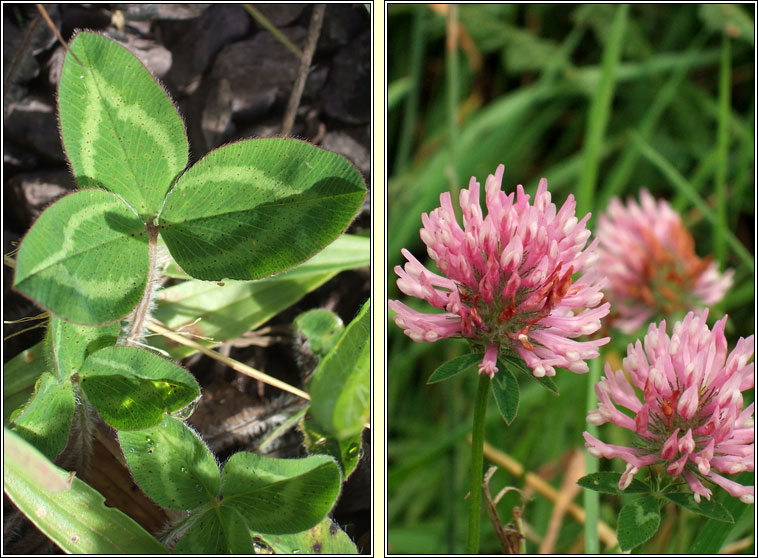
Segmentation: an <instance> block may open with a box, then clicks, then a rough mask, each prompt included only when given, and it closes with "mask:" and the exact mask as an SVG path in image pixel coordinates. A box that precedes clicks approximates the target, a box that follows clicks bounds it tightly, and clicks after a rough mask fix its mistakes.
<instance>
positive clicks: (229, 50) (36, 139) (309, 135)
mask: <svg viewBox="0 0 758 558" xmlns="http://www.w3.org/2000/svg"><path fill="white" fill-rule="evenodd" d="M253 6H255V7H256V8H257V9H258V10H259V11H260V12H261V13H263V14H264V16H265V17H266V18H267V19H268V20H269V21H270V22H271V23H272V24H273V25H274V26H275V27H277V29H279V30H280V31H281V32H282V33H283V34H284V35H285V36H286V37H287V38H289V39H290V41H292V42H293V43H294V44H295V45H297V46H298V47H299V48H300V49H303V48H304V46H305V43H306V39H307V35H308V27H309V23H310V20H311V14H312V11H313V7H312V6H311V5H307V4H276V5H262V4H261V5H256V4H254V5H253ZM46 7H47V10H48V13H49V14H50V16H51V18H52V20H53V22H54V23H55V25H56V26H57V27H58V29H59V30H60V31H61V33H62V35H63V37H64V38H65V39H66V40H70V38H71V36H72V35H73V33H74V30H77V29H89V30H93V31H99V32H102V33H105V34H106V35H107V36H109V37H110V38H112V39H114V40H116V41H118V42H120V43H121V44H123V45H125V46H127V47H128V48H129V49H130V50H131V51H132V52H133V53H134V54H136V55H137V57H138V58H140V59H141V60H142V61H143V63H144V64H145V65H146V66H147V68H148V69H149V70H150V71H151V72H153V73H154V74H155V75H156V76H157V77H158V78H159V79H160V80H161V81H162V83H163V84H164V85H165V87H166V89H167V90H168V92H169V94H170V95H171V96H172V98H173V99H174V101H175V103H176V104H177V105H178V106H179V109H180V112H181V114H182V116H183V118H184V120H185V123H186V125H187V132H188V135H189V144H190V161H191V162H194V161H197V160H199V159H200V158H201V157H203V156H204V155H205V154H206V153H207V152H208V151H209V150H211V149H213V148H215V147H218V146H220V145H223V144H225V143H228V142H230V141H234V140H237V139H242V138H249V137H268V136H278V135H280V132H281V128H282V122H283V119H284V113H285V109H286V106H287V101H288V99H289V96H290V92H291V89H292V85H293V83H294V81H295V77H296V75H297V71H298V65H299V60H298V58H297V57H296V56H295V55H294V54H293V53H292V52H291V51H290V50H289V49H287V48H286V47H285V46H284V45H283V44H282V42H280V41H279V40H278V39H277V38H276V37H274V35H273V34H272V33H271V32H269V31H268V30H266V29H265V28H264V27H263V26H262V25H261V24H260V23H258V22H256V21H255V20H254V19H253V18H252V17H251V16H250V15H249V14H248V13H247V12H246V11H245V10H244V9H243V8H242V7H241V6H240V5H230V4H216V5H211V4H185V5H181V4H165V5H156V4H90V5H79V4H62V5H46ZM37 14H38V12H37V10H36V8H35V6H34V5H33V4H26V5H13V4H3V36H4V43H3V57H4V80H5V83H4V98H3V135H4V145H5V149H4V152H3V162H4V164H3V182H4V188H3V212H4V220H5V224H4V230H3V253H5V254H7V253H8V252H10V251H11V250H12V249H13V248H14V247H15V246H14V243H16V242H18V241H19V240H20V239H21V238H22V237H23V235H24V233H25V232H26V231H27V230H28V228H29V227H30V226H31V224H32V222H33V221H34V219H35V218H36V217H37V216H38V215H39V214H40V213H41V212H42V211H43V210H44V209H45V208H46V207H47V206H49V205H50V204H51V203H52V202H53V201H55V200H56V199H58V198H59V197H61V196H62V195H63V194H65V193H66V192H69V191H71V190H73V189H74V188H75V180H74V178H73V176H72V175H71V173H70V171H69V169H68V166H67V162H66V159H65V155H64V153H63V149H62V146H61V142H60V135H59V131H58V124H57V116H56V113H57V106H56V102H55V96H56V88H57V81H58V76H59V75H60V68H61V64H62V61H63V57H64V55H65V51H64V49H63V47H62V46H61V45H60V44H59V43H58V41H57V40H56V39H55V37H54V35H53V33H52V32H51V30H50V29H49V28H48V27H47V25H45V23H44V22H42V21H41V19H39V18H37ZM30 29H31V30H32V31H31V32H30V31H29V30H30ZM370 39H371V35H370V15H369V13H368V11H367V10H366V8H365V7H364V5H363V4H352V5H349V4H341V5H336V4H330V5H327V8H326V12H325V15H324V21H323V26H322V29H321V33H320V36H319V40H318V44H317V48H316V51H315V54H314V57H313V61H312V64H311V69H310V73H309V77H308V80H307V82H306V86H305V90H304V93H303V96H302V99H301V101H300V104H299V107H298V110H297V113H296V119H295V124H294V127H293V129H292V132H291V133H290V134H289V135H290V136H293V137H298V138H303V139H307V140H309V141H311V142H312V143H314V144H316V145H319V146H321V147H324V148H326V149H329V150H331V151H335V152H337V153H341V154H342V155H344V156H346V157H347V158H348V159H349V160H351V161H352V162H353V163H354V164H355V165H356V167H357V168H358V169H359V170H360V171H361V173H362V174H363V176H364V178H365V180H366V183H367V185H368V187H369V189H370V187H371V181H370V172H371V157H370V153H371V139H370V138H371V135H370V111H371V104H370V99H371V96H370V90H371V56H370V55H371V40H370ZM9 74H10V78H9V77H8V76H9ZM369 200H370V195H367V196H366V201H365V202H364V205H363V207H362V209H361V211H360V213H359V215H358V217H357V218H356V219H355V221H354V222H353V224H352V225H351V226H350V228H349V229H348V232H350V233H355V234H359V233H363V234H367V231H368V229H369V227H370V205H369ZM11 281H12V271H11V270H10V269H9V268H8V267H7V266H4V270H3V298H4V304H5V315H4V320H14V319H18V318H21V317H25V316H32V315H35V314H38V313H39V310H38V309H37V308H36V307H35V306H34V305H33V304H32V303H30V302H29V301H28V300H26V299H25V298H23V297H21V296H20V295H18V294H16V293H14V292H13V291H12V290H10V284H11ZM369 296H370V275H369V273H368V271H367V270H356V271H348V272H343V273H340V274H338V275H337V276H336V277H335V278H333V279H332V280H330V281H328V282H327V283H326V284H324V285H323V286H322V287H320V288H319V289H317V290H316V291H314V292H312V293H310V294H308V295H306V296H305V297H304V298H303V299H302V300H300V301H299V302H298V303H297V304H296V305H294V306H293V307H291V308H288V309H287V310H286V311H284V312H282V313H281V314H280V315H278V316H276V317H274V318H273V319H272V320H270V321H269V322H268V323H267V324H265V327H264V330H263V331H264V332H265V334H264V335H263V336H261V337H260V338H258V340H257V341H254V342H253V343H249V344H247V346H231V345H230V346H228V347H224V346H222V350H225V351H230V355H231V356H232V357H233V358H236V359H237V360H240V361H242V362H245V363H247V364H250V365H251V366H253V367H255V368H257V369H259V370H263V371H265V372H266V373H267V374H270V375H272V376H275V377H280V378H282V379H284V380H285V381H288V382H290V383H293V384H294V385H302V382H303V379H304V377H306V376H307V374H308V372H309V371H310V370H309V368H310V366H311V364H310V363H309V362H308V359H307V358H306V356H304V355H303V354H301V352H300V351H299V349H298V344H297V340H296V339H294V337H293V335H292V332H291V330H290V329H289V327H288V325H289V324H291V323H292V320H293V319H294V317H295V316H297V315H298V314H299V313H301V312H304V311H306V310H309V309H311V308H329V309H331V310H333V311H334V312H336V313H337V314H338V315H339V316H340V317H341V318H342V320H343V322H344V323H345V324H347V323H349V321H350V320H351V319H352V318H353V317H354V316H355V314H356V313H357V312H358V310H359V309H360V306H361V305H362V303H363V302H364V301H365V300H366V299H367V298H368V297H369ZM28 325H29V324H12V325H4V326H3V336H4V337H5V336H8V335H10V334H12V333H15V332H17V331H19V330H21V329H23V328H24V327H28ZM42 335H43V329H41V328H40V329H36V330H32V331H30V332H28V333H25V334H21V335H17V336H14V337H12V338H10V339H8V340H7V341H4V343H3V350H4V355H3V360H4V361H7V360H9V359H10V358H12V357H13V356H14V355H15V354H17V353H19V352H20V351H21V350H23V349H25V348H28V347H30V346H31V345H33V344H34V343H36V342H37V341H38V340H40V339H41V337H42ZM240 344H242V345H244V343H237V345H240ZM182 364H183V365H184V366H185V367H187V368H188V369H189V370H190V371H191V372H192V373H193V374H194V375H195V377H196V378H197V379H198V381H199V382H200V384H201V385H202V386H203V397H202V399H201V403H200V405H199V406H198V409H197V410H196V412H195V414H194V415H193V416H192V418H191V419H190V422H191V423H192V424H193V426H195V428H197V429H198V430H199V431H200V432H201V433H202V434H204V435H206V436H209V437H210V438H212V439H213V440H211V441H209V443H210V444H211V446H212V447H213V448H214V450H215V451H216V453H217V454H218V456H219V458H220V459H221V460H222V461H223V460H224V459H225V458H227V457H228V456H229V455H231V454H232V453H234V452H235V451H240V450H245V449H251V448H252V447H254V446H255V442H256V440H257V439H258V438H259V436H260V432H259V430H260V428H258V429H257V430H256V429H255V428H246V427H245V425H246V424H248V423H250V424H258V423H260V422H261V421H264V422H265V421H266V420H268V419H269V418H270V417H271V415H272V414H274V413H275V412H276V411H279V410H281V409H282V408H285V409H286V408H288V407H291V406H293V405H295V406H296V405H297V402H296V401H293V399H292V398H289V397H287V396H283V395H282V392H280V391H279V390H276V389H274V388H270V387H268V386H263V385H261V384H259V383H258V382H257V381H255V380H253V379H251V378H248V377H246V376H242V375H240V374H238V373H237V372H234V371H232V370H231V369H229V368H226V367H224V366H222V365H220V364H219V363H217V362H216V361H214V360H212V359H210V358H208V357H204V356H203V357H200V356H195V357H190V358H188V359H186V360H185V361H184V362H183V363H182ZM250 417H254V418H255V420H253V421H249V420H248V419H249V418H250ZM256 421H257V422H256ZM240 424H242V426H240ZM225 427H228V431H226V432H224V428H225ZM364 434H365V435H364V454H363V458H362V460H361V464H360V465H359V467H358V468H357V469H356V471H355V472H354V473H353V474H352V475H351V477H350V478H349V479H348V482H347V483H346V484H345V485H344V486H343V490H342V494H341V497H340V500H339V502H338V504H337V506H336V508H335V511H334V514H333V517H334V519H335V521H336V522H337V523H338V524H339V525H340V526H342V527H343V529H345V530H346V532H347V533H348V534H349V535H350V536H351V538H352V539H353V540H354V541H355V542H356V544H357V546H358V548H359V550H362V551H363V552H364V553H368V552H370V548H371V544H370V542H371V538H370V517H371V491H370V443H369V441H370V436H369V435H368V434H369V432H368V431H366V432H365V433H364ZM300 442H301V439H300V438H299V437H298V435H297V434H296V433H293V434H290V435H289V436H287V437H285V438H283V439H282V440H281V444H280V445H279V447H278V448H277V449H276V450H275V451H276V454H277V455H281V456H296V455H299V454H301V452H302V451H303V450H302V445H301V443H300ZM214 446H215V447H214ZM101 449H102V448H101ZM100 453H103V454H107V453H108V452H107V451H102V452H100ZM95 455H96V458H95V460H96V461H97V459H98V458H97V456H98V455H99V453H98V448H96V452H95ZM103 459H105V458H103ZM95 465H96V466H97V463H96V464H95ZM111 466H112V465H108V467H111ZM104 467H105V466H104ZM108 475H110V473H108V474H106V476H108ZM114 475H115V473H114ZM124 479H125V480H124V483H131V481H130V479H129V478H128V476H126V477H124ZM98 488H100V487H98ZM101 490H103V491H104V492H105V489H101ZM123 490H124V491H126V492H129V491H134V490H135V489H134V487H133V486H130V487H129V488H128V489H127V488H125V487H123ZM109 498H110V500H109V504H111V503H112V502H111V500H112V501H116V500H118V498H117V497H116V496H115V495H114V496H112V497H109ZM112 505H113V504H112ZM129 505H130V504H129V503H127V504H125V506H126V507H129ZM8 506H9V503H8V501H7V498H6V499H5V507H6V510H7V509H8ZM138 507H139V506H138ZM124 511H126V512H127V513H129V511H130V510H129V509H125V510H124ZM140 513H141V512H140V511H139V510H136V511H135V512H134V515H140ZM156 517H161V516H160V514H159V512H154V513H148V514H147V515H145V516H144V517H142V516H140V518H139V519H138V521H141V522H142V523H143V524H149V523H151V522H153V523H157V520H156V519H155V518H156ZM145 526H146V527H147V528H148V529H150V530H152V531H155V530H157V529H158V528H159V527H160V525H159V524H155V525H145ZM18 538H21V539H25V538H26V539H28V537H24V536H21V537H18ZM4 550H5V552H14V550H15V551H16V552H35V551H36V552H48V551H50V548H49V547H48V548H46V547H45V546H44V545H42V546H39V547H36V548H35V547H33V546H27V547H26V548H23V545H21V547H16V546H13V545H12V544H11V545H10V546H7V545H6V547H5V548H4Z"/></svg>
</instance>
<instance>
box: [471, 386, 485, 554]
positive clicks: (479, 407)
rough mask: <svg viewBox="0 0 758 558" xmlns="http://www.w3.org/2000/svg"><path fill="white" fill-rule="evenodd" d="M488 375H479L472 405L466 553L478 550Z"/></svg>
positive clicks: (473, 552)
mask: <svg viewBox="0 0 758 558" xmlns="http://www.w3.org/2000/svg"><path fill="white" fill-rule="evenodd" d="M489 393H490V377H489V376H488V375H487V374H480V375H479V387H478V389H477V392H476V404H475V407H474V428H473V431H472V433H471V484H470V490H471V492H470V494H469V515H468V553H469V554H476V553H477V552H479V524H480V521H481V516H482V471H483V466H484V453H483V452H484V419H485V417H486V416H487V396H488V395H489Z"/></svg>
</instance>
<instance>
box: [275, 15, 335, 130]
mask: <svg viewBox="0 0 758 558" xmlns="http://www.w3.org/2000/svg"><path fill="white" fill-rule="evenodd" d="M325 10H326V5H325V4H316V5H315V6H314V7H313V15H312V16H311V25H310V27H309V28H308V42H307V43H306V45H305V51H304V52H303V56H302V58H300V67H299V68H298V70H297V79H296V80H295V85H294V86H293V87H292V94H291V95H290V100H289V103H287V111H286V112H285V113H284V123H283V124H282V136H288V135H289V133H290V132H291V131H292V126H293V124H295V114H296V113H297V107H298V106H299V105H300V98H301V97H302V96H303V89H305V80H306V79H308V72H309V70H310V67H311V60H313V53H314V52H316V43H318V37H319V35H320V34H321V23H322V22H323V21H324V11H325Z"/></svg>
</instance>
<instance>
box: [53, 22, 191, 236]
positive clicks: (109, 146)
mask: <svg viewBox="0 0 758 558" xmlns="http://www.w3.org/2000/svg"><path fill="white" fill-rule="evenodd" d="M73 55H76V57H77V58H79V60H80V61H81V63H82V64H83V65H84V67H82V66H81V65H80V64H79V62H78V61H77V60H76V59H75V58H74V56H73ZM58 107H59V111H60V125H61V135H62V137H63V145H64V147H65V150H66V155H67V156H68V159H69V161H71V168H72V169H73V171H74V175H75V176H76V181H77V184H78V185H79V187H80V188H88V187H97V188H105V189H106V190H110V191H111V192H114V193H116V194H118V195H120V196H121V197H123V198H124V200H126V202H127V203H128V204H129V205H131V206H132V207H133V208H134V209H135V210H136V211H137V213H138V214H139V215H140V217H141V218H142V220H143V221H145V222H147V221H148V220H149V219H151V218H153V217H155V216H156V215H157V214H158V212H159V210H160V208H161V205H162V204H163V200H164V198H165V197H166V193H167V192H168V190H169V188H170V187H171V184H173V182H174V181H175V180H176V178H177V176H179V174H180V173H181V172H182V171H183V170H184V168H185V167H186V166H187V157H188V153H189V147H188V143H187V136H186V134H185V131H184V122H183V121H182V119H181V117H180V116H179V113H178V112H177V110H176V107H175V106H174V105H173V103H172V102H171V99H170V98H169V97H168V95H167V94H166V92H165V91H164V90H163V88H162V87H161V86H160V85H158V83H157V82H156V81H155V78H154V77H153V76H152V75H151V74H150V72H148V71H147V69H146V68H145V67H144V66H143V65H142V63H141V62H140V61H139V60H137V58H135V57H134V55H133V54H132V53H131V52H129V51H128V50H126V49H125V48H124V47H122V46H121V45H119V44H118V43H116V42H114V41H112V40H110V39H108V38H107V37H104V36H102V35H98V34H96V33H89V32H86V31H83V32H80V33H77V35H76V36H75V37H74V39H73V41H71V45H70V52H69V53H68V54H67V55H66V58H65V60H64V63H63V70H62V71H61V79H60V86H59V88H58Z"/></svg>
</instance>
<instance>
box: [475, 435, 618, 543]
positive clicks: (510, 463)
mask: <svg viewBox="0 0 758 558" xmlns="http://www.w3.org/2000/svg"><path fill="white" fill-rule="evenodd" d="M467 439H468V442H469V443H471V436H468V438H467ZM484 456H485V457H486V458H487V459H489V460H490V461H491V462H492V463H494V464H495V465H498V466H500V467H502V468H503V469H505V470H506V471H509V472H510V473H511V474H512V475H515V476H517V477H522V476H523V477H524V480H525V481H526V484H527V485H528V486H530V487H532V488H534V490H536V491H537V492H539V493H540V494H542V495H543V496H544V497H545V498H547V499H548V500H550V501H551V502H553V503H556V504H557V503H558V502H559V501H560V500H561V496H560V494H559V492H558V491H557V490H556V489H555V488H553V487H552V486H550V484H549V483H547V482H545V481H544V480H542V479H541V478H540V477H539V476H537V475H535V474H534V473H526V475H524V466H523V465H522V464H521V463H519V462H518V461H516V460H515V459H513V458H512V457H511V456H510V455H508V454H506V453H503V452H502V451H500V450H497V449H495V448H494V447H492V446H491V445H490V444H488V443H487V442H486V441H485V442H484ZM566 511H568V513H569V514H570V515H571V516H572V517H573V518H574V519H576V520H577V521H578V522H579V523H581V524H582V525H583V524H584V520H585V513H584V509H582V508H581V507H580V506H577V505H576V504H574V503H573V502H572V503H569V504H568V505H567V506H566ZM597 532H598V536H599V537H600V540H601V541H603V544H604V545H605V546H606V547H607V548H612V547H614V546H617V545H618V539H617V538H616V533H615V532H614V531H613V529H611V528H610V527H609V526H608V524H607V523H605V522H603V521H598V524H597Z"/></svg>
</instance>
